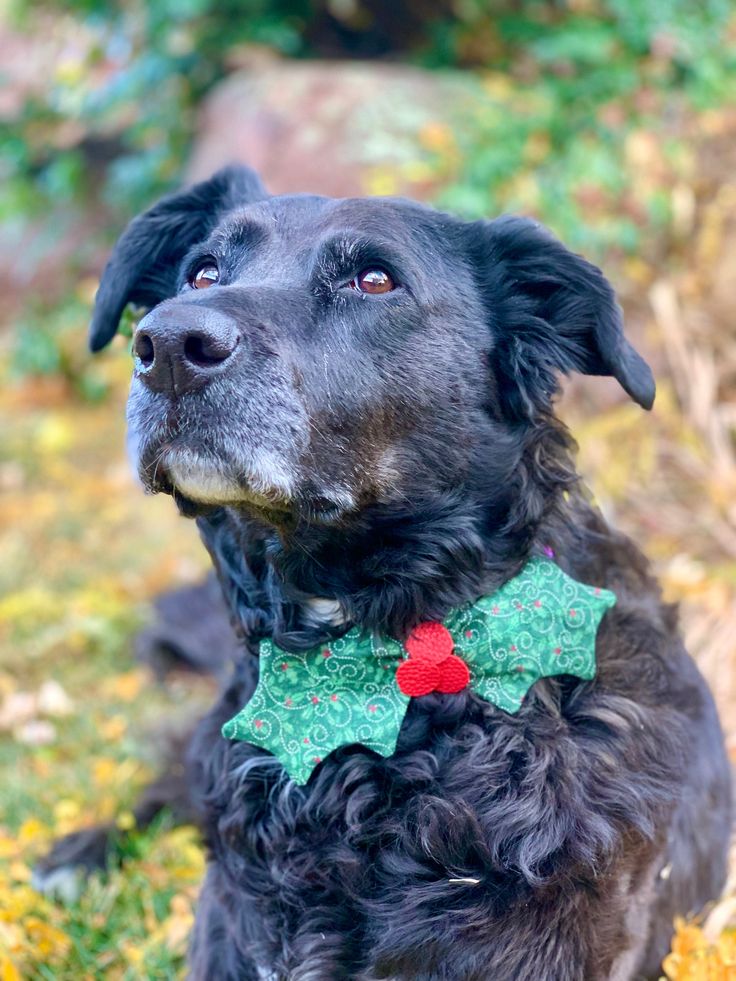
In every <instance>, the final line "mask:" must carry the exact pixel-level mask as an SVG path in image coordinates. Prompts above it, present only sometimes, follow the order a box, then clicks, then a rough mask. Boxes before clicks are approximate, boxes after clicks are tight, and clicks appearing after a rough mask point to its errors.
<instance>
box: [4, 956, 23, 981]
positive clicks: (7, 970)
mask: <svg viewBox="0 0 736 981" xmlns="http://www.w3.org/2000/svg"><path fill="white" fill-rule="evenodd" d="M0 981H23V979H22V977H21V975H20V971H19V970H18V968H17V967H16V966H15V964H13V962H12V961H11V959H10V958H9V957H0Z"/></svg>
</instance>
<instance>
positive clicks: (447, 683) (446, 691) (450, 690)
mask: <svg viewBox="0 0 736 981" xmlns="http://www.w3.org/2000/svg"><path fill="white" fill-rule="evenodd" d="M439 670H440V680H439V684H438V685H437V688H436V690H437V691H439V692H442V694H443V695H454V694H455V692H458V691H462V690H463V688H465V687H467V685H468V683H469V682H470V671H468V666H467V664H466V663H465V661H462V660H461V659H460V658H459V657H457V655H455V654H451V655H450V656H449V657H448V658H446V659H445V660H444V661H443V662H442V663H441V664H440V665H439Z"/></svg>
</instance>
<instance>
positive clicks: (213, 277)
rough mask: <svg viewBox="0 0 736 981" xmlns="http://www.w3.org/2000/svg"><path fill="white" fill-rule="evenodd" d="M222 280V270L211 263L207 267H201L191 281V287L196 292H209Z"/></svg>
mask: <svg viewBox="0 0 736 981" xmlns="http://www.w3.org/2000/svg"><path fill="white" fill-rule="evenodd" d="M219 278H220V270H219V269H218V268H217V266H216V265H215V264H214V263H212V262H209V263H208V264H207V265H206V266H201V267H200V268H199V269H198V270H197V272H196V273H195V274H194V275H193V276H192V278H191V279H190V280H189V285H190V286H192V287H193V288H194V289H195V290H207V289H209V288H210V286H214V285H215V283H216V282H217V281H218V280H219Z"/></svg>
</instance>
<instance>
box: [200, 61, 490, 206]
mask: <svg viewBox="0 0 736 981" xmlns="http://www.w3.org/2000/svg"><path fill="white" fill-rule="evenodd" d="M475 85H477V83H476V82H474V81H473V80H472V77H469V76H464V75H462V74H461V73H460V72H457V73H450V72H428V71H423V70H421V69H419V68H411V67H407V66H403V65H387V64H385V63H370V62H289V61H275V60H270V59H269V60H268V61H266V62H265V63H261V64H259V65H258V64H257V65H255V66H253V67H252V68H250V69H248V70H246V71H241V72H238V73H236V74H234V75H232V76H231V77H230V78H228V79H226V80H225V81H224V82H222V83H221V84H220V85H218V86H217V87H216V88H215V89H214V90H213V92H212V93H211V94H210V96H209V98H208V99H207V100H206V101H205V103H204V105H203V107H202V114H201V122H200V126H199V136H198V138H197V141H196V143H195V146H194V151H193V155H192V160H191V164H190V167H189V172H188V176H189V177H190V178H192V179H201V178H203V177H207V176H208V175H209V174H211V173H212V172H213V171H214V170H216V169H217V168H218V167H220V166H222V165H223V164H226V163H231V162H236V161H239V162H243V163H248V164H250V165H251V166H253V167H255V168H256V170H258V171H259V173H260V174H261V175H262V176H263V178H264V180H265V183H266V184H267V186H268V188H269V190H270V191H272V192H273V193H281V194H282V193H290V192H300V191H306V192H312V193H318V194H330V195H334V196H338V197H345V196H350V195H359V194H407V195H409V196H411V197H418V198H426V197H428V196H429V195H431V194H432V192H433V191H435V190H436V188H437V186H438V184H439V183H441V182H442V181H443V180H447V178H448V176H449V174H450V171H451V166H452V159H453V155H454V154H456V152H457V151H456V147H455V143H454V140H453V137H452V135H451V131H450V129H449V127H448V125H447V123H448V121H449V119H451V118H452V119H454V120H455V121H457V119H458V116H459V114H460V113H461V112H462V106H463V104H464V103H465V104H467V103H469V101H470V99H471V98H472V93H473V89H474V86H475ZM476 92H477V89H476Z"/></svg>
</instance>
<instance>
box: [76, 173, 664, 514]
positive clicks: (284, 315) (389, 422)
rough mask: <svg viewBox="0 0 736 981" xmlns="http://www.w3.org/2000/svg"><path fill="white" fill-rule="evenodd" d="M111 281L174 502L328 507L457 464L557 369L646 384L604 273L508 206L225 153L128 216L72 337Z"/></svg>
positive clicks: (151, 457) (356, 507)
mask: <svg viewBox="0 0 736 981" xmlns="http://www.w3.org/2000/svg"><path fill="white" fill-rule="evenodd" d="M130 301H132V302H136V303H139V304H145V305H148V306H151V307H152V308H153V309H152V310H151V312H150V313H148V315H147V316H146V317H144V318H143V320H141V322H140V323H139V325H138V327H137V329H136V331H135V334H134V338H133V351H134V355H135V369H134V377H133V383H132V388H131V393H130V401H129V427H130V434H131V443H132V446H133V450H134V455H135V457H136V458H137V463H138V467H139V472H140V475H141V478H142V480H143V481H144V483H145V485H146V486H147V487H148V488H149V489H151V490H154V491H166V492H169V493H174V494H175V496H177V498H178V499H179V501H180V503H182V502H184V505H185V506H188V507H189V508H190V509H191V510H196V509H197V508H198V507H203V506H205V507H206V506H211V505H231V506H234V507H242V508H244V509H245V510H246V511H250V512H253V513H256V514H259V515H261V516H264V515H265V516H266V517H267V518H268V520H269V521H270V522H275V523H276V524H278V523H279V522H280V521H282V520H283V521H284V522H285V523H288V522H290V521H291V522H293V521H294V520H295V519H301V520H304V519H306V520H308V521H311V522H315V523H321V524H330V523H334V522H336V521H341V520H348V517H349V515H351V514H356V513H359V512H360V511H361V510H362V509H364V508H365V507H366V506H367V505H371V504H379V505H380V504H382V503H386V504H390V503H392V502H393V503H396V502H398V501H407V500H408V501H411V500H413V499H414V498H415V497H416V498H420V497H422V496H423V495H424V494H425V492H426V491H427V490H428V489H435V488H437V489H443V488H453V487H456V486H458V485H460V484H462V483H463V481H471V482H472V480H473V477H472V475H473V473H474V472H476V471H477V469H478V468H479V467H481V466H482V462H483V460H484V459H488V458H489V457H490V458H492V457H493V456H494V455H495V456H497V457H498V456H502V455H503V446H504V441H508V439H509V434H511V433H518V431H519V429H520V428H523V427H525V426H529V425H533V424H534V422H535V420H536V419H538V418H540V417H543V416H545V415H546V414H548V413H549V410H550V405H551V400H552V397H553V395H554V393H555V390H556V386H557V377H558V374H559V373H560V372H563V373H564V372H569V371H574V370H575V371H581V372H585V373H588V374H600V375H612V376H614V377H615V378H616V379H617V380H618V381H619V382H620V384H621V385H622V386H623V388H624V389H625V390H626V391H627V392H628V393H629V395H630V396H631V397H632V398H633V399H635V401H637V402H638V403H639V404H640V405H642V406H644V407H645V408H649V407H650V406H651V404H652V401H653V399H654V383H653V380H652V375H651V372H650V370H649V368H648V367H647V366H646V364H645V363H644V362H643V361H642V359H641V358H640V357H639V355H638V354H637V353H636V352H635V351H634V350H633V348H632V347H631V346H630V345H629V343H628V342H627V341H626V339H625V338H624V335H623V331H622V320H621V313H620V310H619V308H618V306H617V304H616V301H615V297H614V294H613V291H612V289H611V287H610V285H609V284H608V282H607V281H606V279H605V278H604V277H603V275H602V274H601V273H600V271H599V270H598V269H597V268H595V267H594V266H592V265H590V264H589V263H588V262H586V261H585V260H584V259H582V258H580V257H579V256H576V255H573V254H572V253H570V252H569V251H567V250H566V249H565V248H564V247H563V246H562V245H561V244H560V243H559V242H558V241H557V240H556V239H555V238H554V237H553V236H552V235H551V234H550V233H549V232H547V231H546V230H545V229H544V228H542V227H541V226H539V225H538V224H536V223H535V222H533V221H530V220H528V219H524V218H513V217H504V218H499V219H496V220H495V221H476V222H463V221H461V220H459V219H456V218H453V217H451V216H449V215H446V214H441V213H439V212H437V211H434V210H432V209H431V208H428V207H423V206H421V205H418V204H414V203H412V202H409V201H405V200H396V199H385V198H368V199H348V200H333V199H330V198H323V197H314V196H306V195H305V196H279V197H270V196H269V195H268V194H267V193H266V191H265V190H264V189H263V187H262V186H261V184H260V182H259V181H258V179H257V178H256V177H255V176H254V175H253V174H252V172H250V171H249V170H247V169H244V168H229V169H226V170H224V171H221V172H220V173H218V174H216V175H215V176H214V177H213V178H212V179H211V180H209V181H206V182H204V183H202V184H198V185H197V186H195V187H193V188H192V189H190V190H188V191H184V192H182V193H180V194H175V195H173V196H171V197H168V198H166V199H164V200H163V201H161V202H160V203H159V204H157V205H156V206H155V207H154V208H152V209H151V210H150V211H147V212H146V213H144V214H142V215H141V216H139V217H138V218H136V219H135V220H134V221H133V222H132V224H131V225H130V226H129V227H128V229H127V230H126V232H125V233H124V234H123V236H122V237H121V238H120V240H119V242H118V243H117V245H116V247H115V250H114V253H113V255H112V258H111V260H110V262H109V264H108V266H107V269H106V270H105V273H104V275H103V278H102V283H101V286H100V290H99V293H98V296H97V304H96V308H95V313H94V319H93V323H92V335H91V345H92V348H93V349H95V350H97V349H99V348H101V347H103V346H104V345H105V344H107V343H108V341H110V339H111V338H112V337H113V335H114V333H115V331H116V329H117V325H118V321H119V318H120V316H121V313H122V310H123V308H124V306H125V304H126V303H128V302H130Z"/></svg>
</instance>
